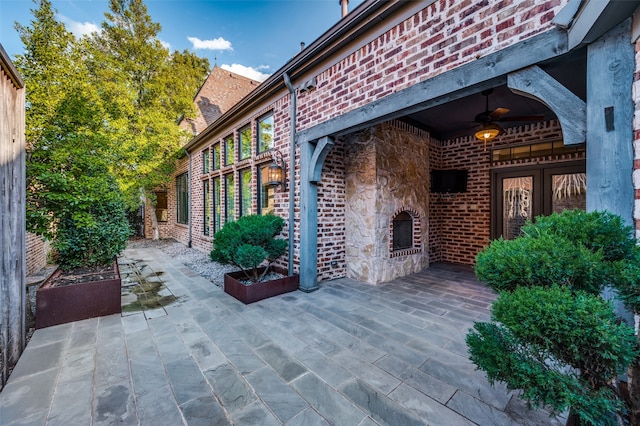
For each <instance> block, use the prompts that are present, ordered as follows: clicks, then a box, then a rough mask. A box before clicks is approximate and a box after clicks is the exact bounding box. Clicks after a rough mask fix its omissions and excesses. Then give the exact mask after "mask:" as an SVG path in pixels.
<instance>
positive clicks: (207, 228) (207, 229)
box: [202, 180, 211, 235]
mask: <svg viewBox="0 0 640 426" xmlns="http://www.w3.org/2000/svg"><path fill="white" fill-rule="evenodd" d="M209 185H210V183H209V181H208V180H205V181H203V182H202V200H203V202H204V223H203V228H202V229H203V231H202V233H203V234H204V235H211V201H210V200H209V194H210V187H209Z"/></svg>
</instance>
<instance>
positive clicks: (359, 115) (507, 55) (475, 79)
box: [298, 28, 568, 140]
mask: <svg viewBox="0 0 640 426" xmlns="http://www.w3.org/2000/svg"><path fill="white" fill-rule="evenodd" d="M567 51H568V48H567V35H566V32H564V31H562V30H560V29H557V28H554V29H551V30H549V31H545V32H544V33H541V34H539V35H536V36H534V37H531V38H529V39H527V40H524V41H521V42H519V43H515V44H513V45H511V46H508V47H505V48H504V49H501V50H499V51H497V52H493V53H491V54H488V55H487V56H484V57H482V58H480V59H476V60H474V61H472V62H469V63H466V64H463V65H460V66H459V67H457V68H454V69H452V70H450V71H447V72H444V73H442V74H439V75H437V76H435V77H432V78H430V79H428V80H425V81H422V82H420V83H417V84H414V85H412V86H411V87H407V88H406V89H403V90H400V91H398V92H396V93H392V94H390V95H388V96H385V97H384V98H382V99H378V100H376V101H373V102H370V103H369V104H367V105H364V106H362V107H360V108H356V109H354V110H351V111H348V112H346V113H344V114H341V115H339V116H337V117H335V118H333V119H331V120H327V121H325V122H322V123H320V124H317V125H315V126H313V127H311V128H308V129H305V130H302V131H300V132H299V133H298V134H299V135H301V138H303V139H306V140H317V139H320V138H321V137H323V136H338V135H342V134H346V133H351V132H353V131H357V130H361V129H364V128H366V127H370V126H372V125H375V124H378V123H381V122H384V121H388V120H390V119H393V118H398V117H401V116H404V115H407V114H411V113H414V112H418V111H421V110H424V109H428V108H431V107H434V106H437V105H441V104H444V103H447V102H451V101H453V100H456V99H460V98H463V97H466V96H468V95H470V94H474V93H478V92H480V91H482V90H483V89H485V88H489V87H494V86H496V85H498V84H502V83H504V82H505V81H506V75H507V74H508V73H510V72H514V71H516V70H519V69H521V68H525V67H528V66H530V65H534V64H537V63H539V62H541V61H545V60H547V59H551V58H554V57H556V56H560V55H562V54H564V53H566V52H567ZM522 52H526V54H523V53H522Z"/></svg>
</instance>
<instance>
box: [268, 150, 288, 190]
mask: <svg viewBox="0 0 640 426" xmlns="http://www.w3.org/2000/svg"><path fill="white" fill-rule="evenodd" d="M271 155H272V157H273V163H271V165H270V166H269V168H268V170H267V185H269V186H272V187H276V186H282V191H286V190H287V165H286V163H285V162H284V159H283V157H282V153H281V152H280V151H278V150H274V151H272V152H271Z"/></svg>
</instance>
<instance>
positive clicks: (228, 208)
mask: <svg viewBox="0 0 640 426" xmlns="http://www.w3.org/2000/svg"><path fill="white" fill-rule="evenodd" d="M235 190H236V188H235V179H234V177H233V173H229V174H228V175H225V176H224V193H225V198H224V221H225V223H226V222H233V221H234V220H235V219H236V215H235Z"/></svg>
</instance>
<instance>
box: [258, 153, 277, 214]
mask: <svg viewBox="0 0 640 426" xmlns="http://www.w3.org/2000/svg"><path fill="white" fill-rule="evenodd" d="M268 174H269V164H267V165H265V166H261V167H260V168H259V169H258V214H267V213H273V197H274V194H275V189H274V188H273V187H272V186H269V185H267V182H268V181H269V180H268V179H269V178H268Z"/></svg>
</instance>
